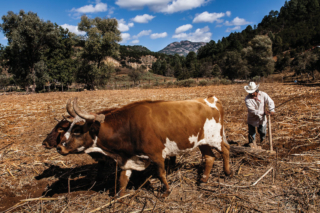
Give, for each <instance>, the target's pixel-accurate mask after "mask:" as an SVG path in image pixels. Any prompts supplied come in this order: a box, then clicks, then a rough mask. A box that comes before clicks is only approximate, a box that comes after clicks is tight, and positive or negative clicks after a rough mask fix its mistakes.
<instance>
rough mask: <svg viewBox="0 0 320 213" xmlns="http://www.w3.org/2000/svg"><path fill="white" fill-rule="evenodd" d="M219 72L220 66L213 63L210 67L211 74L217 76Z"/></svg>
mask: <svg viewBox="0 0 320 213" xmlns="http://www.w3.org/2000/svg"><path fill="white" fill-rule="evenodd" d="M220 74H221V71H220V67H219V65H218V64H216V65H214V66H213V68H212V72H211V75H212V76H213V77H219V76H220Z"/></svg>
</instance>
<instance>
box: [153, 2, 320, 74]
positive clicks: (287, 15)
mask: <svg viewBox="0 0 320 213" xmlns="http://www.w3.org/2000/svg"><path fill="white" fill-rule="evenodd" d="M318 20H320V7H319V0H291V1H289V2H288V1H286V2H285V4H284V6H283V7H281V9H280V12H278V11H274V10H272V11H270V13H269V15H266V16H265V17H264V18H263V19H262V21H261V23H259V24H258V26H256V25H254V27H253V28H252V26H250V25H248V26H247V27H246V29H244V30H243V31H242V32H234V33H230V35H229V36H228V37H223V38H222V39H220V40H218V41H217V42H215V41H213V40H211V41H210V42H208V43H207V44H206V45H205V46H202V47H201V48H199V49H198V52H197V54H196V53H194V52H190V53H189V54H188V55H187V56H186V57H185V58H184V57H180V56H178V55H175V56H174V58H166V59H165V61H164V60H163V61H159V62H158V61H157V62H155V63H154V68H153V72H154V73H157V74H163V75H169V76H170V75H172V76H175V77H177V78H178V79H186V78H189V77H193V78H197V77H209V78H210V77H224V78H229V79H238V78H239V79H247V78H253V77H256V76H268V75H270V74H272V73H273V72H275V71H277V72H282V71H283V70H286V69H289V68H290V69H292V70H294V71H295V72H296V74H302V73H307V74H310V75H312V76H313V79H314V78H315V70H319V60H318V59H319V53H318V47H319V46H320V22H319V21H318ZM306 50H309V51H307V52H306ZM273 57H276V59H277V60H273ZM293 59H294V60H293ZM275 61H276V62H275ZM161 67H162V68H165V67H166V69H165V70H164V69H161Z"/></svg>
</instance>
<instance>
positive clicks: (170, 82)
mask: <svg viewBox="0 0 320 213" xmlns="http://www.w3.org/2000/svg"><path fill="white" fill-rule="evenodd" d="M173 86H174V83H173V82H172V81H168V82H167V85H166V87H168V88H169V87H173Z"/></svg>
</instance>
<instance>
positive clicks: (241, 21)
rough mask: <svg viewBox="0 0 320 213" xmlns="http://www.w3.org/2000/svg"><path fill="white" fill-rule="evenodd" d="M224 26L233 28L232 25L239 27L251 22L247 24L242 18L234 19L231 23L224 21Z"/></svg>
mask: <svg viewBox="0 0 320 213" xmlns="http://www.w3.org/2000/svg"><path fill="white" fill-rule="evenodd" d="M224 24H225V25H227V26H233V25H236V26H240V25H247V24H251V22H247V21H246V20H245V19H243V18H239V17H235V18H234V19H233V20H232V21H231V22H229V21H226V22H225V23H224Z"/></svg>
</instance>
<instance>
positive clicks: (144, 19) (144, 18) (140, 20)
mask: <svg viewBox="0 0 320 213" xmlns="http://www.w3.org/2000/svg"><path fill="white" fill-rule="evenodd" d="M153 18H155V16H151V15H148V14H144V15H142V16H139V15H138V16H136V17H134V18H133V19H132V21H134V22H137V23H148V22H149V21H151V20H152V19H153Z"/></svg>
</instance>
